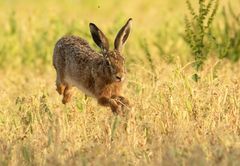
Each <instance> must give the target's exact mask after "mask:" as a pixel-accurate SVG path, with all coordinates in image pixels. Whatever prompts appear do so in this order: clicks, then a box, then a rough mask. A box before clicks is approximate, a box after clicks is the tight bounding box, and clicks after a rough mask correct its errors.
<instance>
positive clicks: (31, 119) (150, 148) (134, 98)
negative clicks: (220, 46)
mask: <svg viewBox="0 0 240 166" xmlns="http://www.w3.org/2000/svg"><path fill="white" fill-rule="evenodd" d="M84 2H85V1H84ZM134 2H136V1H134ZM134 2H131V3H129V4H128V5H129V6H130V7H131V6H133V4H134ZM171 2H172V3H170V2H168V3H166V4H165V5H166V6H170V7H175V8H176V11H175V12H173V13H172V16H173V17H175V16H176V15H178V14H179V13H183V11H184V8H183V4H181V5H179V4H175V5H173V4H174V3H177V2H178V1H174V0H172V1H171ZM1 3H3V2H1ZM51 3H52V4H54V5H56V3H54V2H48V3H47V2H45V3H43V4H42V5H43V6H44V4H45V5H46V4H51ZM72 3H73V4H72V6H71V4H70V5H69V6H66V9H64V10H63V11H62V12H64V11H65V12H68V11H69V10H70V9H71V7H73V6H74V5H75V6H76V3H77V2H75V1H74V2H72ZM89 3H90V4H88V3H87V2H86V4H84V5H85V7H86V8H84V11H79V12H80V14H79V15H81V14H86V13H87V12H88V10H87V9H89V8H90V7H88V5H89V6H92V4H91V3H93V1H89ZM98 3H100V2H98ZM148 3H149V2H148V1H143V2H142V3H139V5H138V6H137V7H138V8H137V9H136V8H135V10H133V11H128V10H127V9H125V8H124V7H123V6H124V5H123V3H119V6H120V9H121V11H122V12H123V13H124V14H126V15H127V14H133V16H135V17H136V19H135V20H137V21H135V22H136V24H137V25H139V27H140V25H141V23H142V22H147V21H148V20H149V17H150V16H152V15H156V13H157V11H158V7H157V6H156V5H160V4H161V3H163V2H158V1H153V3H154V4H155V5H154V4H152V5H153V6H152V5H151V4H148ZM52 4H51V5H49V6H50V7H49V8H48V10H47V11H49V10H50V9H51V8H53V10H57V11H58V10H60V9H61V8H63V6H64V5H66V4H67V2H66V1H63V3H62V4H61V5H60V4H59V5H58V6H54V5H52ZM93 4H94V3H93ZM113 4H114V3H110V4H108V6H107V7H106V8H108V9H112V10H113V9H114V8H113ZM146 5H147V6H146ZM6 6H7V4H5V3H4V5H3V8H4V7H6ZM29 6H30V7H28V9H33V8H34V7H35V8H36V9H38V10H37V11H36V13H34V14H33V16H32V18H33V20H32V21H30V22H29V24H30V25H32V26H33V29H31V30H29V32H28V31H27V30H26V31H25V30H24V27H25V22H24V20H25V19H26V18H20V16H26V15H25V14H24V10H22V8H24V3H22V2H20V1H16V5H14V6H13V7H12V8H13V9H14V10H16V11H17V14H16V17H17V18H18V19H17V22H18V24H17V28H18V30H17V32H16V33H15V34H5V35H4V37H3V40H2V39H1V41H7V44H6V45H4V44H1V45H0V46H4V49H7V48H12V49H11V50H9V51H6V50H4V49H3V47H0V48H1V50H2V51H5V53H6V52H7V53H9V52H10V53H9V54H10V55H6V56H7V57H8V59H5V60H6V63H1V64H2V67H1V69H0V78H1V80H0V165H239V164H240V128H239V126H240V119H239V118H240V90H239V89H240V87H239V86H240V73H239V70H240V64H239V63H237V64H232V63H230V62H228V61H225V60H218V59H216V58H214V57H211V58H209V60H208V61H207V62H206V65H205V67H204V70H203V71H202V72H201V73H200V74H201V77H202V80H201V81H200V82H198V83H195V82H194V81H192V79H191V75H192V73H193V69H192V67H191V62H190V61H191V58H189V51H188V49H187V47H186V46H185V45H184V43H183V41H182V39H181V38H180V37H179V36H178V32H181V31H182V30H183V27H184V25H182V27H180V25H181V24H180V23H179V22H181V18H179V20H176V22H173V23H171V21H172V20H174V18H172V20H171V19H170V20H168V21H167V22H170V23H169V24H170V25H169V24H168V26H169V27H168V28H169V29H167V30H164V26H163V25H162V26H163V27H161V28H160V32H166V33H167V34H169V37H167V38H166V37H164V36H162V38H160V39H159V42H160V41H161V40H163V41H164V42H163V48H164V50H165V52H167V53H168V51H169V50H171V48H174V49H176V51H174V52H173V53H171V55H172V56H174V62H173V63H170V64H169V63H168V61H166V62H165V61H163V60H162V59H161V57H160V55H158V54H159V53H158V52H157V50H156V48H155V47H154V44H153V41H154V40H155V39H154V38H153V37H154V34H155V32H156V31H159V29H158V28H156V27H155V25H153V23H150V25H148V26H149V27H150V29H151V30H150V32H146V33H144V35H143V33H142V32H144V28H146V27H140V28H138V26H135V27H134V28H133V33H132V35H131V36H130V40H129V41H128V43H127V47H126V50H125V53H126V55H127V56H128V57H126V59H127V68H128V71H129V72H128V82H127V83H126V86H125V92H124V94H125V96H127V97H128V98H129V99H130V100H131V102H132V104H133V108H132V110H131V111H130V112H129V114H128V115H127V116H125V117H118V116H114V115H113V114H112V113H111V111H110V110H109V109H106V108H104V107H100V106H99V105H97V103H96V101H95V100H94V99H91V98H88V99H87V100H85V99H84V95H83V94H82V93H81V92H79V91H77V90H76V94H75V97H74V99H73V101H72V102H71V103H70V104H69V105H67V106H64V105H62V104H61V98H60V96H59V95H58V94H57V92H56V91H55V83H54V82H55V71H54V69H53V68H52V66H51V50H52V48H53V44H54V42H55V41H56V39H57V38H58V37H59V36H61V35H62V34H63V33H64V32H68V31H67V29H68V28H69V27H70V25H69V24H68V23H67V25H66V26H63V23H64V22H61V21H60V23H59V24H60V27H61V28H59V29H55V28H56V27H55V26H54V25H55V23H56V22H53V23H49V22H48V21H49V20H50V18H51V19H52V18H54V17H55V16H54V13H55V12H54V11H53V12H52V13H50V14H49V15H51V17H50V16H49V17H50V18H47V20H45V21H46V22H45V23H46V24H44V19H43V18H41V17H39V16H43V15H46V13H43V14H41V12H40V14H39V13H38V12H39V11H44V10H43V8H42V7H40V6H39V7H37V6H36V5H35V6H34V5H33V7H31V3H30V4H29ZM103 6H104V4H103ZM130 7H129V8H130ZM144 7H145V8H147V9H145V8H144ZM103 8H104V7H103ZM4 9H5V10H6V11H7V10H8V9H7V8H4ZM131 9H132V8H131ZM141 10H146V13H148V15H146V18H145V17H142V16H141V17H138V15H140V14H139V13H140V11H141ZM162 10H163V11H165V13H168V14H167V17H168V18H171V11H169V9H168V10H167V9H166V8H162ZM18 11H19V13H21V12H23V13H22V14H18ZM167 11H168V12H167ZM76 12H78V10H77V8H76V7H75V8H74V10H73V13H75V14H76V15H77V13H76ZM98 12H99V13H100V14H102V15H104V14H105V15H106V12H104V11H102V10H100V11H98ZM98 12H96V13H93V15H92V16H89V17H90V18H95V19H94V20H97V19H101V15H98V14H99V13H98ZM114 12H116V11H115V10H114ZM68 15H69V16H72V17H71V19H73V25H74V26H75V27H77V25H78V24H77V23H76V19H74V17H77V16H75V15H74V14H72V13H71V14H69V13H68ZM79 15H78V16H79ZM116 15H117V14H116ZM116 15H114V14H113V15H112V16H111V17H113V18H109V19H110V20H108V21H106V22H107V24H105V25H104V26H103V27H104V28H103V29H105V30H106V29H109V32H107V33H108V34H109V35H110V37H111V38H113V37H114V34H113V33H114V32H115V31H116V30H115V29H118V27H119V26H118V25H120V24H121V23H122V21H119V22H118V21H117V25H116V27H115V26H114V28H112V29H111V25H112V23H111V22H114V21H113V19H115V17H117V16H116ZM159 15H161V13H160V14H159ZM86 16H88V15H87V14H86ZM94 16H96V17H94ZM1 17H3V18H7V16H6V15H1ZM161 17H163V16H162V15H161ZM36 18H40V19H39V22H38V21H37V20H36ZM124 18H125V17H124ZM158 19H160V18H156V20H158ZM63 20H64V18H63ZM121 20H123V22H124V19H123V18H121ZM138 20H141V21H139V22H140V23H138ZM21 21H22V23H21ZM25 21H26V20H25ZM84 21H86V20H84ZM100 22H102V23H103V22H104V20H103V19H102V20H101V21H100ZM3 24H4V21H2V22H1V25H3ZM84 24H85V22H82V23H81V21H80V23H79V25H80V27H78V29H74V28H73V33H77V32H79V33H80V34H82V35H84V34H85V36H86V38H88V39H89V41H90V37H89V36H88V35H87V34H88V30H87V26H86V25H84ZM151 24H152V25H151ZM71 25H72V24H71ZM164 25H166V24H164ZM176 25H177V26H176ZM45 26H46V28H45V29H44V27H45ZM49 26H50V27H49ZM148 26H147V27H148ZM160 26H161V25H160ZM178 26H179V29H178V32H176V31H174V30H175V29H176V27H178ZM39 27H41V28H40V29H39ZM81 27H83V30H82V31H81V30H80V29H81ZM1 28H2V30H3V31H2V32H0V33H1V34H4V32H6V33H7V32H8V30H9V23H7V25H6V26H2V27H1ZM47 28H49V31H46V32H47V33H48V35H47V36H46V39H45V38H42V34H44V33H42V32H43V31H45V30H46V29H47ZM19 29H20V30H19ZM155 30H156V31H155ZM61 31H63V32H61ZM112 31H113V32H112ZM20 32H21V33H20ZM83 32H84V33H83ZM39 33H40V34H39ZM151 33H153V34H151ZM175 33H176V34H175ZM21 35H22V36H23V38H21V37H19V36H21ZM43 36H44V35H43ZM177 37H179V39H177ZM143 38H146V41H147V43H148V44H149V49H150V51H151V55H150V56H152V57H150V58H152V60H153V64H152V65H154V70H155V71H152V70H151V67H150V66H151V65H150V64H149V63H148V61H147V58H146V57H145V52H144V50H142V49H140V47H139V40H142V39H143ZM36 39H37V40H39V42H42V44H40V45H38V46H39V47H37V48H35V45H34V44H33V43H34V41H35V40H36ZM165 39H166V41H165ZM19 41H22V42H23V43H22V45H21V44H19ZM45 42H47V44H44V43H45ZM174 43H175V44H174ZM22 48H24V49H26V50H25V52H24V51H23V52H22ZM38 49H43V50H45V52H43V53H46V56H47V57H46V58H45V59H44V57H43V58H39V57H37V55H40V56H41V55H42V54H41V53H39V54H37V55H35V54H36V53H38V51H39V50H38ZM27 52H28V53H29V54H27V55H26V56H25V57H26V58H27V59H26V60H25V61H21V60H22V59H21V58H22V56H24V53H27ZM185 52H187V53H185ZM11 55H12V56H13V57H11ZM186 55H187V56H186ZM0 56H4V54H3V52H2V53H1V54H0ZM18 56H20V58H19V57H18ZM32 59H33V60H32ZM10 62H12V63H10Z"/></svg>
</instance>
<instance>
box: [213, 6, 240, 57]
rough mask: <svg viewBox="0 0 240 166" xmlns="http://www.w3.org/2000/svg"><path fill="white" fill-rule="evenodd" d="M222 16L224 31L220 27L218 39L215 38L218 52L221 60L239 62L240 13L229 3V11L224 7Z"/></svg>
mask: <svg viewBox="0 0 240 166" xmlns="http://www.w3.org/2000/svg"><path fill="white" fill-rule="evenodd" d="M222 16H223V18H224V22H223V29H221V28H220V26H218V29H217V34H216V35H215V36H216V38H213V40H214V42H215V43H216V48H217V50H216V51H217V52H218V55H219V58H227V59H229V60H231V61H233V62H237V61H238V60H239V59H240V13H239V14H236V13H235V12H234V11H233V9H232V6H231V4H230V3H229V5H228V10H226V8H225V7H223V10H222Z"/></svg>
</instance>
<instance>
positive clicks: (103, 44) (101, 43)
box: [89, 23, 109, 51]
mask: <svg viewBox="0 0 240 166" xmlns="http://www.w3.org/2000/svg"><path fill="white" fill-rule="evenodd" d="M89 28H90V32H91V34H92V38H93V40H94V42H95V43H96V44H97V45H98V47H100V48H101V49H102V51H108V49H109V43H108V39H107V37H106V36H105V35H104V34H103V32H102V31H101V30H100V29H99V28H98V27H97V26H96V25H95V24H93V23H90V24H89Z"/></svg>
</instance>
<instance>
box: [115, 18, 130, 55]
mask: <svg viewBox="0 0 240 166" xmlns="http://www.w3.org/2000/svg"><path fill="white" fill-rule="evenodd" d="M131 24H132V18H130V19H128V21H127V23H126V24H125V25H124V26H123V27H122V28H121V29H120V31H119V32H118V34H117V36H116V39H115V41H114V47H115V49H116V50H118V51H120V52H121V51H122V49H123V46H124V44H125V42H126V40H127V38H128V36H129V33H130V29H131Z"/></svg>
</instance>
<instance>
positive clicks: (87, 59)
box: [53, 18, 132, 113]
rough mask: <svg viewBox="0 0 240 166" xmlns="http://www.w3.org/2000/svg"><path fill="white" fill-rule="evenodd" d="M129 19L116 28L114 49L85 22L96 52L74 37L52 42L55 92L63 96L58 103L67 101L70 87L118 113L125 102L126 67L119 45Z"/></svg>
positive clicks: (124, 38) (128, 28)
mask: <svg viewBox="0 0 240 166" xmlns="http://www.w3.org/2000/svg"><path fill="white" fill-rule="evenodd" d="M131 22H132V19H131V18H130V19H129V20H128V21H127V23H126V24H125V25H124V26H123V27H122V28H121V29H120V31H119V32H118V34H117V36H116V39H115V41H114V49H113V50H109V43H108V39H107V38H106V36H105V35H104V34H103V32H102V31H101V30H100V29H99V28H98V27H97V26H96V25H95V24H93V23H90V24H89V27H90V32H91V34H92V38H93V40H94V42H95V43H96V44H97V45H98V46H99V47H100V48H101V52H100V53H98V52H96V51H95V50H93V49H92V48H91V47H90V46H89V44H88V42H87V41H86V40H84V39H82V38H80V37H77V36H64V37H62V38H61V39H60V40H59V41H58V42H57V43H56V45H55V48H54V53H53V65H54V68H55V69H56V72H57V79H56V86H57V89H56V90H57V92H58V93H59V94H60V95H63V99H62V103H63V104H66V103H68V102H69V101H70V100H71V97H72V91H71V89H72V87H74V86H75V87H77V88H79V89H80V90H82V91H83V92H84V93H85V94H86V95H88V96H92V97H94V98H96V99H97V101H98V103H99V104H100V105H102V106H106V107H110V108H111V110H112V112H113V113H121V111H122V109H123V108H124V107H125V106H126V107H127V106H129V101H128V100H127V99H126V98H124V97H123V96H121V89H122V84H123V81H124V76H125V74H126V70H125V68H124V57H123V56H122V50H123V46H124V44H125V42H126V40H127V38H128V36H129V33H130V29H131Z"/></svg>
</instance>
